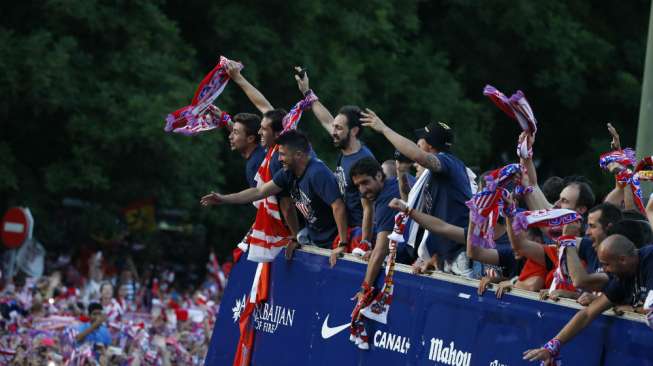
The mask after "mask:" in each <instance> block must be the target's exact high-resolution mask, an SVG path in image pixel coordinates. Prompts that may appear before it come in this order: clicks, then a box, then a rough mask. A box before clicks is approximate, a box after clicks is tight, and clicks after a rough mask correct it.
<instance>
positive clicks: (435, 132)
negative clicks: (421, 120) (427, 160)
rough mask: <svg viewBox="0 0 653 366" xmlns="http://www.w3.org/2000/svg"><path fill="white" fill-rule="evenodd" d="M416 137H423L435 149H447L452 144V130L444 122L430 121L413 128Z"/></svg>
mask: <svg viewBox="0 0 653 366" xmlns="http://www.w3.org/2000/svg"><path fill="white" fill-rule="evenodd" d="M415 134H416V135H417V138H418V139H424V140H426V142H428V143H429V144H430V145H431V146H433V147H434V148H436V149H442V150H447V149H450V148H451V145H453V132H452V130H451V127H449V125H447V124H446V123H444V122H431V123H429V124H428V125H426V126H424V127H423V128H419V129H417V130H415Z"/></svg>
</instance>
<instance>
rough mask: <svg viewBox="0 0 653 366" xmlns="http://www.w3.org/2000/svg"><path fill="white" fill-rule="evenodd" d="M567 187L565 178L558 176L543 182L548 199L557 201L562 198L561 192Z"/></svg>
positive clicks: (543, 189)
mask: <svg viewBox="0 0 653 366" xmlns="http://www.w3.org/2000/svg"><path fill="white" fill-rule="evenodd" d="M563 188H565V183H564V180H563V179H562V178H560V177H558V176H553V177H549V178H547V180H545V181H544V183H543V184H542V193H544V197H546V199H547V201H549V202H555V201H557V200H558V198H560V192H562V189H563Z"/></svg>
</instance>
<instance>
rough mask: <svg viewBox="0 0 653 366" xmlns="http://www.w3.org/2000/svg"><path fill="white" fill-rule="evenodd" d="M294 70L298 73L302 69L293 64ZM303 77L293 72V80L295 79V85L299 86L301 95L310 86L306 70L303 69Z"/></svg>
mask: <svg viewBox="0 0 653 366" xmlns="http://www.w3.org/2000/svg"><path fill="white" fill-rule="evenodd" d="M295 71H297V73H300V72H301V71H302V68H301V67H299V66H295ZM303 74H304V77H300V76H299V75H297V74H295V80H296V81H297V87H298V88H299V91H300V92H301V93H302V95H304V94H306V92H307V91H308V89H310V87H309V86H308V85H309V84H308V74H307V73H306V70H304V73H303Z"/></svg>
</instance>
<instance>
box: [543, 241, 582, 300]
mask: <svg viewBox="0 0 653 366" xmlns="http://www.w3.org/2000/svg"><path fill="white" fill-rule="evenodd" d="M557 242H558V267H556V269H555V272H554V273H553V281H551V287H550V288H549V291H554V290H557V289H559V288H563V289H567V288H569V287H572V286H573V285H572V283H573V282H572V279H571V275H570V274H569V268H567V248H569V247H574V248H575V247H576V237H575V236H573V235H563V236H561V237H559V238H558V239H557Z"/></svg>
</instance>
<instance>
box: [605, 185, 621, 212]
mask: <svg viewBox="0 0 653 366" xmlns="http://www.w3.org/2000/svg"><path fill="white" fill-rule="evenodd" d="M623 201H624V188H623V187H622V186H621V185H620V184H619V182H616V180H615V184H614V188H613V189H612V191H610V193H608V194H607V195H606V196H605V199H604V200H603V202H608V203H612V204H613V205H615V206H617V207H621V204H622V203H623Z"/></svg>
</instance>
